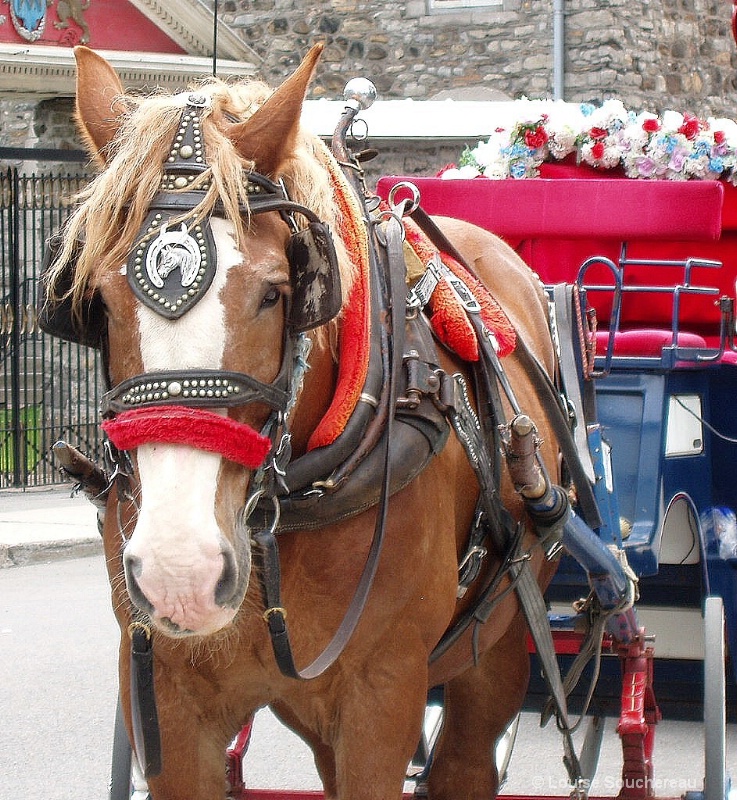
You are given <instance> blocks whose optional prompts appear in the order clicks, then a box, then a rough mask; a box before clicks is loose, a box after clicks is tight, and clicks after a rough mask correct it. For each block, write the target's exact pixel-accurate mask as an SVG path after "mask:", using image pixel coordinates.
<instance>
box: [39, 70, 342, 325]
mask: <svg viewBox="0 0 737 800" xmlns="http://www.w3.org/2000/svg"><path fill="white" fill-rule="evenodd" d="M193 89H196V91H197V92H198V93H200V94H205V95H206V96H207V97H209V98H210V99H211V104H210V107H209V108H207V109H205V111H204V114H203V119H202V131H203V139H204V145H205V153H206V160H207V163H208V166H209V170H208V172H207V173H205V175H204V176H203V178H202V180H204V179H209V180H210V182H211V187H210V189H209V190H208V191H207V192H206V194H205V196H204V198H203V200H202V201H201V203H200V204H199V205H198V206H197V208H196V209H195V210H194V213H195V215H196V216H197V217H198V218H200V219H201V218H204V217H206V216H207V215H208V214H210V213H211V211H212V209H213V207H214V205H215V203H216V202H217V201H218V200H220V201H221V202H222V203H223V206H224V208H225V213H226V217H227V218H228V219H230V221H231V222H232V223H233V225H234V229H235V235H236V241H237V242H238V245H239V246H240V247H245V246H247V241H246V240H247V237H248V220H247V219H243V218H242V217H241V214H240V211H239V209H240V208H241V207H243V206H247V205H248V196H247V193H246V186H245V182H244V181H243V170H244V168H245V169H253V168H256V169H257V168H258V165H254V164H253V163H252V162H250V163H249V162H244V160H243V159H242V158H241V157H240V155H239V154H238V153H237V151H236V149H235V147H234V146H233V144H232V143H231V142H230V140H229V139H228V138H227V136H226V134H225V133H224V132H223V130H222V128H221V126H220V124H219V123H220V120H222V119H223V116H224V115H229V116H231V117H232V116H235V117H238V118H239V119H247V118H248V117H249V116H250V115H251V114H253V113H254V111H255V110H256V109H257V108H259V107H260V106H261V105H262V104H263V102H264V101H265V100H266V99H267V97H268V96H269V94H270V91H271V90H269V89H268V87H267V86H266V85H265V84H263V83H261V82H258V81H245V82H239V83H233V84H226V83H225V82H223V81H220V80H216V79H215V80H210V81H208V82H204V83H202V84H198V85H197V86H196V87H193ZM187 94H189V93H182V94H176V95H173V94H153V95H149V96H146V97H129V98H126V104H125V105H126V107H127V109H128V110H127V112H126V114H125V116H124V117H123V118H122V120H121V125H120V128H119V130H118V134H117V136H116V138H115V140H114V141H113V142H112V145H111V148H110V158H109V160H108V162H107V164H106V166H105V167H104V169H103V170H102V171H101V172H100V173H99V174H98V175H97V176H96V177H95V178H94V179H93V180H92V181H91V183H90V184H89V185H88V186H87V187H86V188H85V189H84V190H83V191H82V192H81V193H80V194H79V195H78V196H77V198H76V201H77V207H76V209H75V211H74V212H73V214H72V215H71V217H70V218H69V220H68V221H67V223H66V226H65V239H64V246H63V249H62V252H61V253H60V255H59V258H58V260H57V263H56V265H55V267H54V268H52V270H51V271H50V273H49V275H48V276H47V282H48V288H49V296H52V297H53V296H54V295H55V291H54V290H55V285H56V281H57V280H58V277H59V275H60V272H61V269H62V266H63V265H64V264H65V263H67V262H68V260H69V258H70V257H71V255H72V251H73V249H74V248H75V243H77V245H76V246H79V243H80V242H81V243H82V244H81V246H80V249H79V250H78V251H77V255H76V259H77V260H76V268H75V272H74V276H73V282H72V286H71V289H70V291H69V294H70V295H71V297H72V299H73V308H74V310H75V313H78V312H79V309H80V308H81V304H82V301H83V299H84V298H85V296H87V295H88V293H89V291H90V289H91V287H93V286H94V284H95V280H96V278H97V276H98V275H99V274H100V273H101V272H104V271H106V270H107V269H111V268H113V269H117V268H119V267H120V265H121V264H123V263H125V261H126V259H127V256H128V254H129V252H130V250H131V248H132V247H133V243H134V241H135V238H136V236H137V234H138V233H139V231H140V228H141V226H142V224H143V220H144V218H145V216H146V213H147V211H148V208H149V206H150V204H151V201H152V199H153V197H154V195H155V194H156V192H157V191H158V188H159V185H160V181H161V175H162V169H163V164H164V162H165V159H166V157H167V155H168V151H169V149H170V147H171V143H172V141H173V138H174V135H175V132H176V128H177V125H178V123H179V120H180V117H181V114H182V110H183V108H184V105H185V100H184V98H185V97H186V96H187ZM327 155H329V154H327V153H326V151H325V148H324V146H322V144H321V142H320V141H319V139H318V138H317V137H316V136H314V135H312V134H310V133H308V132H306V131H304V130H301V131H300V135H299V136H298V139H297V143H296V146H295V148H294V151H293V153H292V154H291V155H290V156H289V157H288V158H287V159H286V160H285V162H284V165H283V167H282V170H281V174H280V175H278V176H272V177H275V178H283V180H284V183H285V185H286V187H287V189H288V191H289V194H290V197H291V199H292V200H294V201H296V202H298V203H300V204H302V205H304V206H306V207H307V208H310V209H311V210H312V211H314V212H315V213H316V214H317V215H318V217H320V219H322V220H323V221H324V222H327V223H328V225H329V226H330V228H331V231H332V233H333V237H334V240H335V244H336V250H337V254H338V263H339V269H340V277H341V283H342V286H343V298H344V302H345V300H346V298H347V297H348V293H349V291H350V287H351V285H352V282H353V279H354V273H355V268H354V266H353V263H352V260H351V258H350V256H349V253H348V248H347V247H346V245H345V243H344V242H343V240H342V239H341V236H340V231H341V224H342V220H341V212H340V208H339V205H338V203H337V202H336V199H335V196H334V191H335V187H334V185H333V181H332V180H331V176H330V173H329V171H328V170H327V168H326V164H325V159H326V156H327Z"/></svg>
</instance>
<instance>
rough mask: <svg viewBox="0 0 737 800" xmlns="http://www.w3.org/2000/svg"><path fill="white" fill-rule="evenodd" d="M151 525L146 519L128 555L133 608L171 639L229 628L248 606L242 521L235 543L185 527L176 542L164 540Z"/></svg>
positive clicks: (127, 573) (196, 527)
mask: <svg viewBox="0 0 737 800" xmlns="http://www.w3.org/2000/svg"><path fill="white" fill-rule="evenodd" d="M200 523H201V521H200ZM152 524H153V520H152V519H150V518H147V516H146V515H145V514H143V513H142V514H141V517H140V518H139V522H138V524H137V525H136V529H135V531H134V532H133V535H132V537H131V539H130V541H129V542H128V543H127V545H126V546H125V549H124V550H123V568H124V574H125V582H126V588H127V590H128V595H129V597H130V600H131V602H132V603H133V605H134V606H135V607H136V608H137V609H138V610H139V611H140V612H142V613H143V614H145V615H146V616H147V617H148V618H150V620H151V622H152V623H153V624H154V625H155V627H157V628H158V629H159V630H160V631H161V632H162V633H164V634H166V635H168V636H173V637H185V636H208V635H211V634H214V633H217V632H218V631H219V630H222V629H223V628H226V627H227V626H228V625H230V623H231V622H232V621H233V619H234V618H235V616H236V613H237V611H238V609H239V608H240V606H241V603H242V602H243V599H244V597H245V594H246V591H247V589H248V584H249V578H250V572H251V547H250V542H249V538H248V529H247V528H246V526H245V524H244V523H243V521H242V517H241V515H240V514H239V515H238V517H237V520H236V522H235V526H234V532H233V537H232V538H233V541H232V542H231V541H230V540H229V539H228V538H226V536H224V535H223V533H222V532H220V531H214V530H211V531H209V532H208V531H203V528H207V526H206V525H204V524H193V525H192V526H191V527H189V528H187V527H185V526H181V525H180V526H178V528H177V529H176V531H175V535H173V536H171V535H170V536H161V535H160V534H161V531H160V530H154V529H153V528H152V527H151V526H152ZM212 524H214V521H213V523H212ZM203 533H209V535H204V536H203Z"/></svg>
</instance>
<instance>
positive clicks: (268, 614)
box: [261, 606, 287, 622]
mask: <svg viewBox="0 0 737 800" xmlns="http://www.w3.org/2000/svg"><path fill="white" fill-rule="evenodd" d="M272 614H281V615H282V619H284V620H286V618H287V610H286V608H282V607H281V606H272V607H271V608H267V609H266V611H264V613H263V614H262V615H261V616H262V617H263V619H264V622H268V621H269V617H271V615H272Z"/></svg>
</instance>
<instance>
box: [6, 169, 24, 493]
mask: <svg viewBox="0 0 737 800" xmlns="http://www.w3.org/2000/svg"><path fill="white" fill-rule="evenodd" d="M10 181H11V184H10V185H11V191H10V195H11V202H10V293H9V295H10V307H11V309H12V313H13V323H12V325H11V329H10V416H11V418H12V434H11V436H12V452H13V486H15V487H20V486H22V485H23V482H22V479H21V475H23V474H24V473H25V471H24V470H21V458H22V448H21V437H22V436H23V431H22V426H21V414H20V320H21V304H20V272H21V268H20V198H19V193H20V177H19V175H18V170H17V169H13V170H11V175H10Z"/></svg>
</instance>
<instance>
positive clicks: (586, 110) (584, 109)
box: [579, 103, 596, 117]
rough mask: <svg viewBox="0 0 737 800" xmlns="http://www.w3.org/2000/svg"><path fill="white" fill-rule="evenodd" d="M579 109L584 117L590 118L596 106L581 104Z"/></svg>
mask: <svg viewBox="0 0 737 800" xmlns="http://www.w3.org/2000/svg"><path fill="white" fill-rule="evenodd" d="M579 108H580V109H581V113H582V114H583V115H584V117H590V116H591V115H592V114H593V113H594V111H596V106H595V105H593V104H592V103H581V105H580V106H579Z"/></svg>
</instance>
